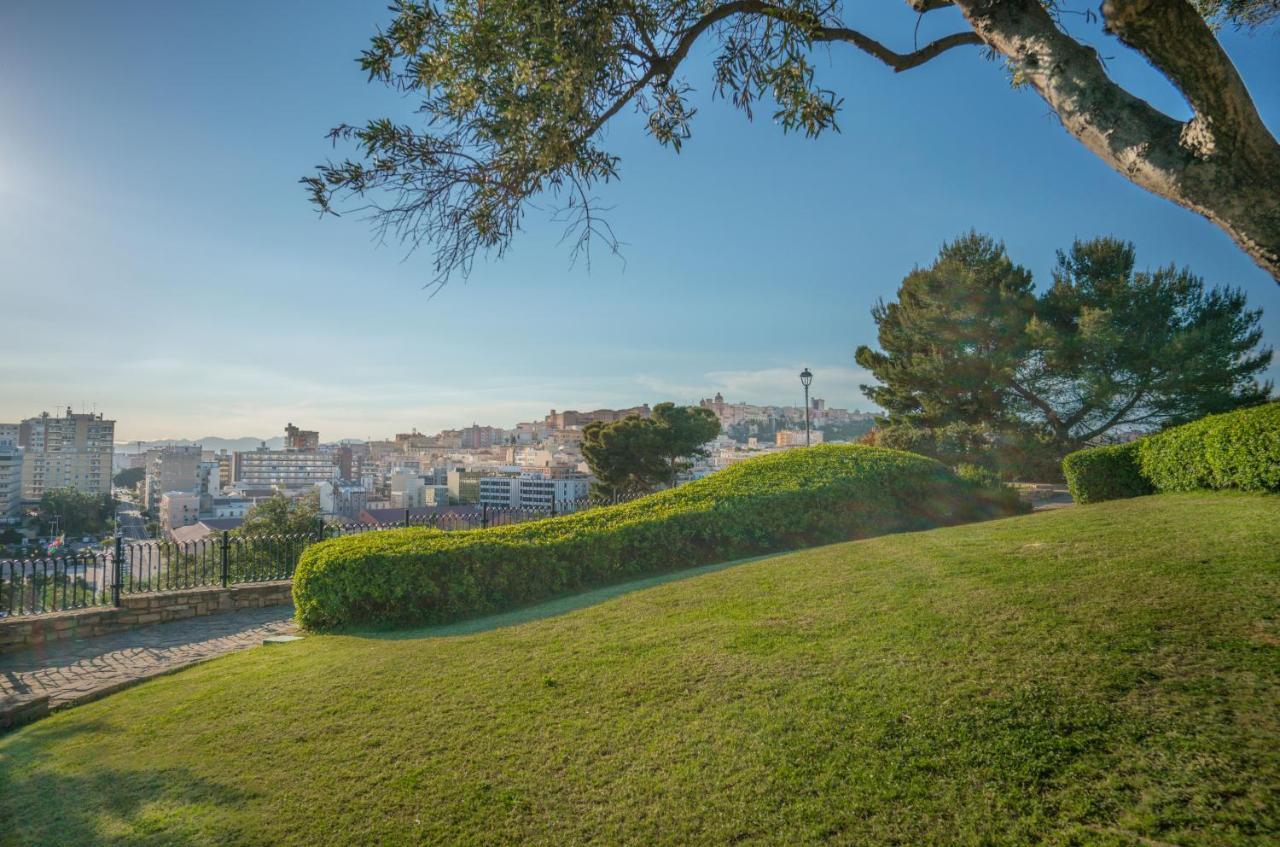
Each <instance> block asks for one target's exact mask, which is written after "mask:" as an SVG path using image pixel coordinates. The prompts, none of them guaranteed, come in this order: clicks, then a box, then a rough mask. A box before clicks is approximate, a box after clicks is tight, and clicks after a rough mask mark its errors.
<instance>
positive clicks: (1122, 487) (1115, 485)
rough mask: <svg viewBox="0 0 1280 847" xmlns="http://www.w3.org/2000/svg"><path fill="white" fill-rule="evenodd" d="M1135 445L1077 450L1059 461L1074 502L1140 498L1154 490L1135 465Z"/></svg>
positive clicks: (1133, 442) (1136, 460) (1130, 443)
mask: <svg viewBox="0 0 1280 847" xmlns="http://www.w3.org/2000/svg"><path fill="white" fill-rule="evenodd" d="M1138 444H1139V442H1137V441H1131V442H1129V443H1128V444H1115V445H1111V446H1107V447H1092V448H1090V449H1087V450H1077V451H1076V452H1074V453H1071V454H1068V455H1067V457H1066V458H1064V459H1063V460H1062V474H1063V476H1065V477H1066V478H1067V488H1068V489H1069V490H1070V491H1071V497H1072V499H1074V500H1075V501H1076V502H1077V503H1100V502H1102V501H1103V500H1118V499H1120V498H1123V497H1141V496H1142V495H1144V494H1151V493H1152V492H1153V491H1155V489H1154V488H1153V487H1152V485H1151V482H1150V481H1149V480H1148V479H1147V478H1146V477H1144V476H1143V475H1142V470H1141V469H1140V468H1139V467H1138Z"/></svg>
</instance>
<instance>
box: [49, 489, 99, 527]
mask: <svg viewBox="0 0 1280 847" xmlns="http://www.w3.org/2000/svg"><path fill="white" fill-rule="evenodd" d="M114 509H115V503H114V502H113V501H112V499H111V496H110V495H107V494H88V493H86V492H83V491H80V490H79V489H76V488H70V487H68V488H57V489H53V490H51V491H46V492H44V494H43V495H41V497H40V505H39V507H38V513H39V518H40V524H41V526H42V528H43V529H44V531H46V532H47V531H49V530H50V529H52V528H53V527H55V526H56V527H57V530H58V532H60V533H65V534H67V535H71V536H74V535H96V534H98V533H100V532H102V531H103V530H104V529H105V528H106V526H107V521H108V520H109V519H110V518H111V516H112V514H113V513H114Z"/></svg>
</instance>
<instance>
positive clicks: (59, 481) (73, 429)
mask: <svg viewBox="0 0 1280 847" xmlns="http://www.w3.org/2000/svg"><path fill="white" fill-rule="evenodd" d="M12 426H13V425H12V424H9V425H7V426H6V427H5V432H6V433H7V435H6V436H5V440H6V441H7V440H9V439H11V438H12ZM115 428H116V422H115V421H112V420H106V419H105V418H103V416H102V415H100V414H77V413H74V412H72V411H71V409H70V408H68V409H67V411H66V414H65V415H63V416H62V417H55V416H53V415H50V414H49V413H48V412H42V413H41V414H40V416H39V417H34V418H28V419H26V420H24V421H22V422H21V423H20V424H18V432H17V439H16V441H17V445H18V446H19V447H21V448H22V456H23V461H22V499H23V500H27V501H36V500H39V499H40V498H41V497H42V496H44V492H45V491H52V490H55V489H58V488H75V489H76V490H78V491H82V492H84V493H85V494H110V493H111V460H112V453H113V452H114V450H115Z"/></svg>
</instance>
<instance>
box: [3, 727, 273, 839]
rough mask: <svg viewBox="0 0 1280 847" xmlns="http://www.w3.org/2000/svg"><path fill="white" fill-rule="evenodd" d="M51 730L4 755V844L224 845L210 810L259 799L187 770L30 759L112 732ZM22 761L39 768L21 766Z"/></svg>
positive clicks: (22, 740)
mask: <svg viewBox="0 0 1280 847" xmlns="http://www.w3.org/2000/svg"><path fill="white" fill-rule="evenodd" d="M45 726H47V727H48V728H45V727H41V728H40V729H39V730H34V729H33V730H28V732H26V733H25V734H24V735H22V736H20V737H19V738H18V739H13V740H10V742H9V745H8V750H6V751H5V752H0V845H11V844H12V845H19V844H21V845H44V844H48V845H54V844H56V845H59V847H64V845H65V847H72V845H95V847H96V845H103V844H116V845H143V844H194V843H217V838H216V836H214V837H213V838H212V840H210V836H212V835H213V833H212V832H211V831H210V829H209V828H208V818H209V815H210V813H212V812H214V811H216V810H217V809H235V808H239V807H241V806H243V804H244V803H245V802H246V801H248V800H250V799H252V798H253V795H252V794H250V793H248V792H245V791H242V790H239V789H236V788H232V787H229V786H227V785H223V784H220V783H217V782H212V781H210V780H208V779H205V778H204V777H199V776H196V775H194V774H192V773H191V772H190V771H187V770H185V769H182V768H162V769H154V768H138V769H123V768H100V767H99V768H95V770H94V772H93V773H68V772H66V771H65V770H63V769H61V768H56V767H54V766H50V765H48V764H46V763H44V762H42V761H41V758H40V757H39V756H38V755H37V756H31V755H23V751H24V749H25V748H27V747H30V746H35V745H41V746H43V745H45V744H47V743H49V742H50V741H54V740H59V739H63V738H66V737H68V736H70V735H79V734H85V733H93V732H96V731H98V730H100V729H103V728H104V727H103V725H102V724H101V723H100V722H97V721H89V722H83V721H77V722H70V721H68V722H64V723H60V724H56V725H53V726H48V725H45ZM9 754H14V755H13V756H12V757H11V756H10V755H9ZM14 761H24V762H29V763H31V764H30V765H29V766H28V767H27V768H18V767H15V766H14ZM202 835H203V836H204V838H203V839H202V838H201V836H202Z"/></svg>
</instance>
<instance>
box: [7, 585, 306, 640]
mask: <svg viewBox="0 0 1280 847" xmlns="http://www.w3.org/2000/svg"><path fill="white" fill-rule="evenodd" d="M291 586H292V583H291V582H290V581H289V580H287V579H286V580H281V581H279V582H259V583H253V584H251V585H233V586H231V587H230V588H222V587H221V586H214V587H209V588H187V589H183V590H181V591H158V592H156V593H154V594H126V595H124V596H123V597H121V598H120V606H119V607H112V606H103V607H98V608H93V609H76V610H75V611H71V612H55V613H53V614H50V615H40V616H38V617H36V616H33V617H13V618H4V619H0V653H10V652H13V651H15V650H24V649H26V648H28V647H35V646H37V645H40V644H44V643H46V642H48V641H57V640H60V639H63V638H93V637H94V636H98V635H106V634H108V633H112V632H120V631H121V630H126V629H133V628H134V627H139V626H146V625H147V624H153V623H160V622H162V621H177V620H182V619H183V618H194V617H199V616H200V615H216V614H218V613H219V612H234V611H235V610H236V609H256V608H260V607H262V606H280V605H284V604H286V603H291V602H293V595H292V592H291Z"/></svg>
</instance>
